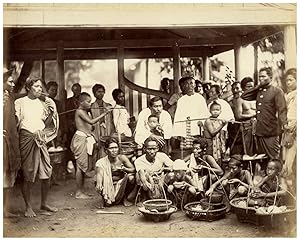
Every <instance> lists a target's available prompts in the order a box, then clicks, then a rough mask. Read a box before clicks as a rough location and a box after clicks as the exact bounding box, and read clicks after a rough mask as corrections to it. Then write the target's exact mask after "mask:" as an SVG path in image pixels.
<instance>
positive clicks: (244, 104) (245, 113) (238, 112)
mask: <svg viewBox="0 0 300 241" xmlns="http://www.w3.org/2000/svg"><path fill="white" fill-rule="evenodd" d="M248 78H249V77H246V78H244V79H243V80H242V81H245V80H246V81H247V79H248ZM249 79H251V78H249ZM251 80H252V79H251ZM252 82H253V80H252ZM243 86H244V85H243ZM232 93H233V100H232V110H233V113H234V117H235V119H236V120H238V121H243V120H248V119H250V118H252V117H255V115H256V103H255V101H247V100H243V99H242V98H241V95H242V93H243V90H242V88H241V84H240V83H239V82H234V83H233V84H232Z"/></svg>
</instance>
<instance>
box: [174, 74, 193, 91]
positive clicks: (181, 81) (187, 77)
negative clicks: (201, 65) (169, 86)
mask: <svg viewBox="0 0 300 241" xmlns="http://www.w3.org/2000/svg"><path fill="white" fill-rule="evenodd" d="M190 79H192V80H195V79H194V78H193V77H192V76H185V77H182V78H180V79H179V81H178V84H179V87H180V90H181V91H183V86H184V85H185V83H186V82H187V81H188V80H190Z"/></svg>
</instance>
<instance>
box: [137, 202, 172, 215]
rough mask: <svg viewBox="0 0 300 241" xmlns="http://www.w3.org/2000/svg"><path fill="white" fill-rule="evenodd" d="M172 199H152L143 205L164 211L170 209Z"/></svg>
mask: <svg viewBox="0 0 300 241" xmlns="http://www.w3.org/2000/svg"><path fill="white" fill-rule="evenodd" d="M171 204H172V201H171V200H167V199H151V200H147V201H145V202H143V205H144V207H145V209H146V210H149V211H154V212H156V211H157V212H164V211H167V210H169V208H170V207H171Z"/></svg>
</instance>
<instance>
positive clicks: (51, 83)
mask: <svg viewBox="0 0 300 241" xmlns="http://www.w3.org/2000/svg"><path fill="white" fill-rule="evenodd" d="M51 87H55V88H58V84H57V83H56V82H55V81H50V82H48V83H47V84H46V90H47V91H48V90H49V89H50V88H51Z"/></svg>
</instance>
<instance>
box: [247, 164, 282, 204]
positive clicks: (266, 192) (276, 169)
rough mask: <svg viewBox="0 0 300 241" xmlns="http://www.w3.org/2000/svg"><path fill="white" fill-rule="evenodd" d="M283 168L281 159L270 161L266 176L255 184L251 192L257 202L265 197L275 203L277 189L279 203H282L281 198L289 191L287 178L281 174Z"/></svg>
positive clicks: (269, 202)
mask: <svg viewBox="0 0 300 241" xmlns="http://www.w3.org/2000/svg"><path fill="white" fill-rule="evenodd" d="M281 169H282V164H281V162H280V161H279V160H277V159H272V160H270V161H269V162H268V164H267V168H266V176H265V177H264V178H263V179H262V180H261V181H260V182H259V183H258V184H257V185H256V186H255V189H254V191H253V193H252V194H251V197H252V198H254V200H255V199H256V200H255V201H256V202H258V203H259V202H260V201H261V200H264V199H265V200H266V201H267V202H268V204H273V202H274V197H275V195H276V191H277V197H278V198H277V204H279V203H280V200H281V198H282V197H283V196H285V195H286V193H287V192H286V190H287V184H286V180H285V179H284V178H283V177H281V176H280V173H281Z"/></svg>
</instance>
